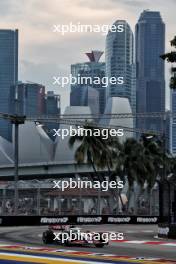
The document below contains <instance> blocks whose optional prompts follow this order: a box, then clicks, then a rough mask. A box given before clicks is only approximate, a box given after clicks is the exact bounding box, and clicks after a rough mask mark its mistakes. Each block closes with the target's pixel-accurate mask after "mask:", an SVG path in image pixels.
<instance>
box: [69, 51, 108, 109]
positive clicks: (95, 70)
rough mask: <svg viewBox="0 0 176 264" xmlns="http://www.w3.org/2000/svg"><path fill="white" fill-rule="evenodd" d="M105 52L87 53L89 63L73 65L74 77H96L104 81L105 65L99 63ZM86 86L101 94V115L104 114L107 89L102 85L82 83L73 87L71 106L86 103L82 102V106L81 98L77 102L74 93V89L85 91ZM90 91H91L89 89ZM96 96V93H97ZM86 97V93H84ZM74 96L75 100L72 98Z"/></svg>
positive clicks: (99, 107) (72, 72)
mask: <svg viewBox="0 0 176 264" xmlns="http://www.w3.org/2000/svg"><path fill="white" fill-rule="evenodd" d="M102 54H103V52H101V51H92V52H90V53H86V55H87V56H88V58H89V61H88V62H85V63H76V64H73V65H71V74H72V76H74V77H77V76H78V75H79V76H81V77H91V78H92V79H94V78H95V77H99V78H100V79H102V78H103V77H105V63H104V62H99V59H100V57H101V55H102ZM85 86H87V87H90V88H94V89H95V90H97V91H98V93H99V106H98V109H99V113H101V114H103V113H104V109H105V87H102V84H101V83H100V84H95V83H93V84H91V83H82V84H79V85H78V84H76V85H72V86H71V94H70V105H71V106H76V105H77V106H81V105H84V102H81V104H80V98H79V96H78V97H77V100H76V98H75V96H74V95H75V93H73V91H74V89H76V88H81V87H82V88H83V89H85ZM88 90H89V91H90V89H88ZM77 91H78V90H77ZM95 94H96V93H95ZM84 95H85V93H84ZM72 96H74V98H71V97H72Z"/></svg>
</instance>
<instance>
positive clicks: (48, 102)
mask: <svg viewBox="0 0 176 264" xmlns="http://www.w3.org/2000/svg"><path fill="white" fill-rule="evenodd" d="M45 114H46V115H57V114H60V95H58V94H55V93H54V92H53V91H48V92H47V94H46V95H45Z"/></svg>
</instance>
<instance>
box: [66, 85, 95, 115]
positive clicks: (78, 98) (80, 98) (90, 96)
mask: <svg viewBox="0 0 176 264" xmlns="http://www.w3.org/2000/svg"><path fill="white" fill-rule="evenodd" d="M70 105H71V106H89V107H90V109H91V111H92V114H94V115H97V114H99V92H98V91H97V90H96V89H94V88H91V87H89V86H82V87H76V88H74V89H72V91H71V94H70Z"/></svg>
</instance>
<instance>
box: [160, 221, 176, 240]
mask: <svg viewBox="0 0 176 264" xmlns="http://www.w3.org/2000/svg"><path fill="white" fill-rule="evenodd" d="M158 237H161V238H172V239H176V224H167V223H166V224H165V223H159V225H158Z"/></svg>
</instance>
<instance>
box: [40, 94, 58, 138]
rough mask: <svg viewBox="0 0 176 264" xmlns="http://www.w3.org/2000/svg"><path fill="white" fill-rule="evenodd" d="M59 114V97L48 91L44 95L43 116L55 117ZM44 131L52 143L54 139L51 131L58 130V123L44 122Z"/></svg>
mask: <svg viewBox="0 0 176 264" xmlns="http://www.w3.org/2000/svg"><path fill="white" fill-rule="evenodd" d="M60 112H61V109H60V95H58V94H55V93H54V92H53V91H48V92H47V94H46V95H45V114H46V115H47V116H48V117H50V116H57V115H59V114H60ZM44 124H45V131H46V132H47V134H48V136H49V137H50V138H51V139H52V140H53V141H54V140H55V139H56V138H55V137H54V136H53V135H54V133H53V129H58V128H59V123H55V122H45V123H44Z"/></svg>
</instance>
